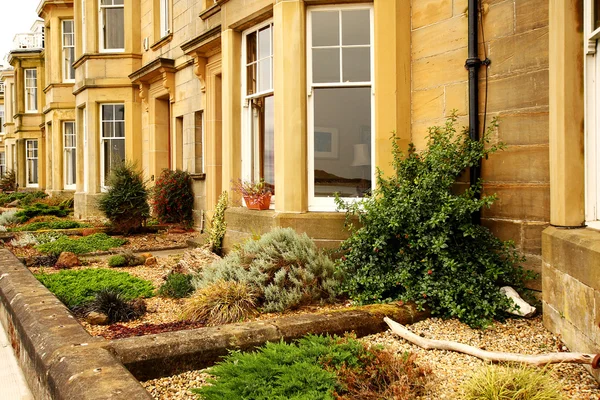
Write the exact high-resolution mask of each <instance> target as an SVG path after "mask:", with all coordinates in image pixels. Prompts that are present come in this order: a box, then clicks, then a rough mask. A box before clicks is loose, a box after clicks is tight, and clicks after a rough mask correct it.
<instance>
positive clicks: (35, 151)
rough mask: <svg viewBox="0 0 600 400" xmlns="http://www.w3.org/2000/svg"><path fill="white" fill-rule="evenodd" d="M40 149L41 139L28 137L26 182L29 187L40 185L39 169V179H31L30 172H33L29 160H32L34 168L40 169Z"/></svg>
mask: <svg viewBox="0 0 600 400" xmlns="http://www.w3.org/2000/svg"><path fill="white" fill-rule="evenodd" d="M34 144H35V146H34ZM30 150H31V154H30ZM39 151H40V148H39V141H38V140H37V139H28V140H26V141H25V183H26V186H27V187H32V188H36V187H39V175H37V173H39V171H36V176H37V180H36V181H35V182H33V181H31V182H30V181H29V173H30V172H31V171H30V168H31V167H30V165H29V164H30V163H29V162H30V161H31V164H32V165H33V166H34V168H36V169H38V170H39Z"/></svg>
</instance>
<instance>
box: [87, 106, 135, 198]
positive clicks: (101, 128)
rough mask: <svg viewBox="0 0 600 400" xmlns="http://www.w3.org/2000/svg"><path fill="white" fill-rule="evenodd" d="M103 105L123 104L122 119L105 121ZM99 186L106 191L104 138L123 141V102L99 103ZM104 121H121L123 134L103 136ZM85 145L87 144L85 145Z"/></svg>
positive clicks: (124, 111)
mask: <svg viewBox="0 0 600 400" xmlns="http://www.w3.org/2000/svg"><path fill="white" fill-rule="evenodd" d="M104 106H123V119H122V120H117V119H113V120H110V121H105V120H104V119H103V117H102V115H103V113H102V107H104ZM99 111H100V188H101V190H102V191H106V190H107V189H108V187H107V186H106V182H105V181H104V176H105V175H106V174H105V172H106V165H105V164H104V146H103V142H104V141H105V140H111V141H112V140H123V143H125V113H126V110H125V104H124V103H102V104H100V109H99ZM104 122H113V123H115V124H116V123H117V122H122V123H123V136H118V137H115V136H112V137H110V136H109V137H105V136H104ZM86 147H87V146H86Z"/></svg>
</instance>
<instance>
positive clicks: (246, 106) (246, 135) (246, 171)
mask: <svg viewBox="0 0 600 400" xmlns="http://www.w3.org/2000/svg"><path fill="white" fill-rule="evenodd" d="M267 26H271V51H270V56H269V57H270V58H271V75H270V77H271V85H270V88H269V89H267V90H263V91H259V92H256V93H253V94H251V95H248V94H247V93H248V82H247V81H248V74H247V66H248V65H249V64H248V62H247V37H248V35H249V34H251V33H253V32H257V33H258V31H260V30H261V29H263V28H265V27H267ZM274 35H275V31H274V25H273V19H269V20H267V21H264V22H262V23H260V24H258V25H254V26H253V27H251V28H249V29H246V30H245V31H243V32H242V62H241V66H242V68H241V70H242V72H241V73H242V96H241V97H242V99H241V100H242V179H243V180H245V181H254V180H255V177H254V176H252V175H253V174H252V171H253V165H252V164H253V153H255V152H256V151H257V149H256V146H255V145H254V144H253V141H254V140H253V139H254V138H253V137H252V136H253V131H252V123H253V117H252V107H251V105H250V103H251V101H252V99H255V98H258V97H265V96H268V95H272V96H275V94H274V90H273V85H274V80H275V78H274V73H273V72H274V71H273V70H274V67H273V60H274V57H275V55H274V51H273V46H274V43H273V41H274ZM257 39H258V35H257ZM267 58H268V57H267ZM264 59H266V58H262V59H259V58H258V55H257V59H256V61H255V63H256V65H257V66H258V64H259V61H260V60H264ZM258 74H259V72H258V67H257V75H258ZM257 86H258V85H257ZM257 90H258V88H257ZM203 162H204V161H203ZM275 200H276V196H275V195H273V196H271V205H270V208H271V209H273V208H274V207H275Z"/></svg>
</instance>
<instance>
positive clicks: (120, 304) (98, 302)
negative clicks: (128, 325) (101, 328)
mask: <svg viewBox="0 0 600 400" xmlns="http://www.w3.org/2000/svg"><path fill="white" fill-rule="evenodd" d="M83 309H84V312H85V313H90V312H92V311H94V312H99V313H102V314H104V315H106V316H107V317H108V320H109V322H110V323H114V322H126V321H130V320H132V319H135V318H138V317H140V316H142V315H143V314H144V313H145V312H146V307H145V303H144V302H143V300H127V299H126V297H125V296H124V295H123V293H122V292H121V291H120V290H118V289H115V288H102V289H100V290H98V291H97V292H96V293H95V294H94V299H93V300H92V301H90V302H89V303H88V304H86V305H85V307H83Z"/></svg>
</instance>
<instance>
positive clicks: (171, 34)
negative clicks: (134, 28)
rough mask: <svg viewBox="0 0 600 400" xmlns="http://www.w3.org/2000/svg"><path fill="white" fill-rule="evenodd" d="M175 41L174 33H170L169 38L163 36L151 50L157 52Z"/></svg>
mask: <svg viewBox="0 0 600 400" xmlns="http://www.w3.org/2000/svg"><path fill="white" fill-rule="evenodd" d="M171 40H173V33H169V34H168V35H167V36H163V37H162V38H161V39H160V40H159V41H158V42H156V43H154V44H153V45H151V46H150V49H151V50H153V51H156V50H158V49H160V48H161V47H163V46H164V45H165V44H167V43H169V42H170V41H171Z"/></svg>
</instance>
